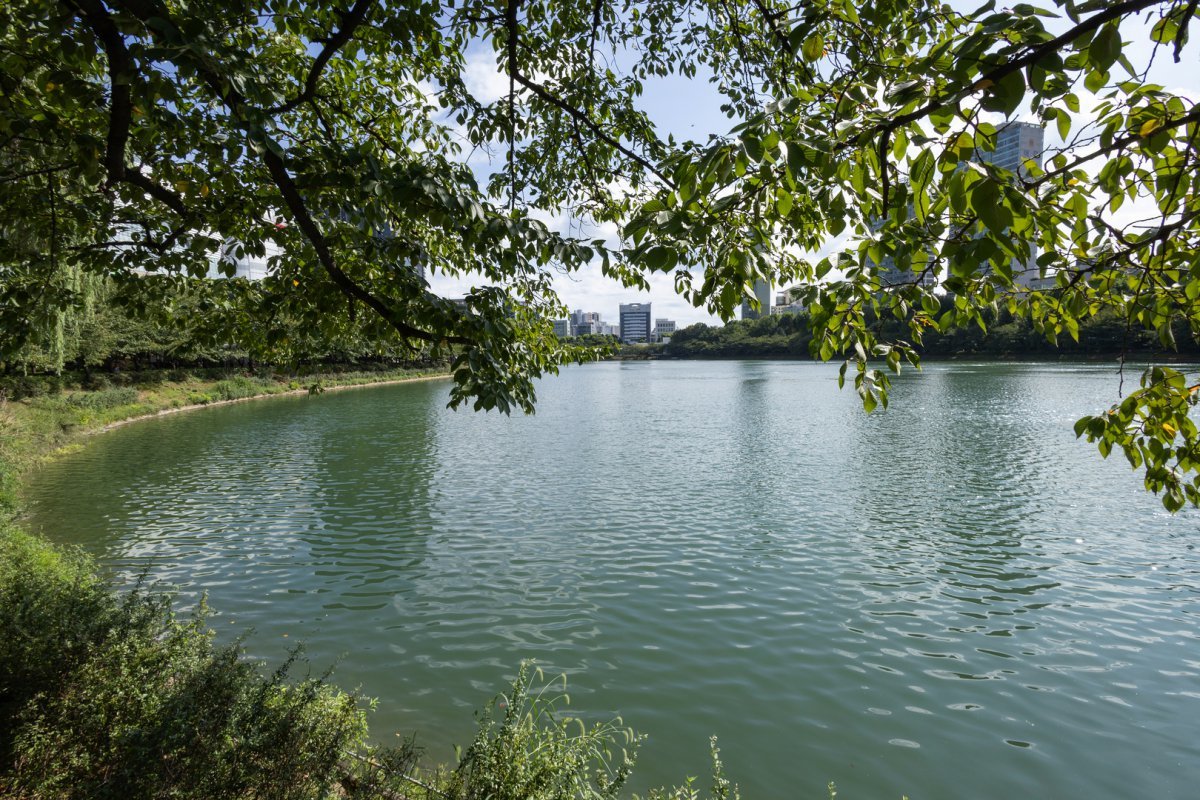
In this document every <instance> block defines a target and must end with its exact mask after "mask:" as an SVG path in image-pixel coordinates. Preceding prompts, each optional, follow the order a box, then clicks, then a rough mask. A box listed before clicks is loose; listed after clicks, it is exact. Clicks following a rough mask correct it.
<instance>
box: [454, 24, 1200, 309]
mask: <svg viewBox="0 0 1200 800" xmlns="http://www.w3.org/2000/svg"><path fill="white" fill-rule="evenodd" d="M956 5H957V4H956ZM1149 30H1150V23H1148V22H1145V21H1139V22H1137V23H1134V24H1126V25H1124V26H1123V27H1122V34H1123V38H1124V39H1125V41H1126V47H1125V50H1124V52H1125V53H1126V54H1127V55H1128V56H1129V58H1130V60H1131V61H1132V62H1133V63H1134V65H1135V66H1141V65H1143V64H1145V63H1146V62H1147V61H1148V60H1149V56H1150V52H1151V44H1152V43H1151V41H1150V39H1149ZM1198 52H1200V46H1198V45H1197V44H1196V43H1195V42H1193V43H1192V44H1190V45H1189V46H1188V47H1186V48H1185V49H1184V52H1183V54H1182V59H1181V61H1180V63H1178V64H1176V63H1174V61H1173V60H1172V58H1171V56H1170V52H1169V48H1163V49H1162V50H1160V52H1159V54H1158V56H1157V58H1156V59H1155V60H1154V62H1153V67H1152V69H1151V72H1150V80H1151V81H1153V82H1156V83H1159V84H1162V85H1163V86H1164V87H1165V88H1166V89H1168V90H1170V91H1172V92H1173V93H1176V94H1181V95H1183V96H1186V97H1188V98H1190V99H1192V100H1193V101H1200V57H1198ZM1114 70H1120V67H1114ZM1114 74H1115V73H1114ZM706 75H707V73H704V72H702V73H701V74H700V75H698V76H697V77H696V78H694V79H688V78H683V77H679V76H669V77H666V78H662V79H658V80H655V81H652V82H647V83H646V86H645V93H644V95H643V97H642V107H643V109H644V110H645V111H646V112H647V114H648V115H649V116H650V118H651V119H652V120H653V121H654V122H655V123H656V125H657V126H658V127H659V129H660V132H661V134H662V135H663V136H664V137H665V136H666V135H667V134H674V136H675V137H676V139H677V140H686V139H691V140H693V141H700V142H702V141H704V140H706V139H707V138H708V136H709V135H710V134H725V133H727V132H728V130H729V129H730V128H731V127H732V126H733V125H734V124H735V123H734V122H733V121H731V120H730V119H729V118H728V117H726V116H725V114H724V113H723V112H721V110H720V105H721V102H722V100H721V97H720V95H719V94H718V93H717V91H716V90H715V89H714V88H713V86H712V85H711V84H710V83H709V82H708V80H707V77H706ZM466 79H467V83H468V86H469V87H470V88H471V90H472V91H473V92H475V93H476V95H477V96H478V97H479V98H480V99H482V100H489V99H498V98H500V97H502V96H504V95H505V94H506V93H507V91H508V80H507V78H506V77H505V76H503V75H502V74H501V73H500V72H499V71H498V68H497V66H496V63H495V56H494V54H493V53H492V52H491V51H490V49H481V50H480V51H477V52H475V53H472V54H470V55H469V56H468V64H467V72H466ZM1077 94H1080V96H1081V103H1082V106H1083V108H1082V110H1083V112H1084V113H1085V114H1086V113H1087V112H1088V111H1089V110H1090V109H1091V108H1093V107H1094V106H1095V104H1096V99H1095V97H1094V96H1090V97H1089V96H1088V94H1087V92H1086V91H1084V90H1083V87H1082V86H1080V87H1079V90H1078V91H1077ZM1017 118H1018V119H1024V120H1025V121H1030V122H1036V121H1037V120H1036V119H1033V118H1032V117H1031V116H1030V115H1029V114H1028V113H1026V114H1025V115H1024V116H1018V117H1017ZM996 121H1002V120H996ZM1045 143H1046V147H1047V149H1050V148H1055V147H1058V146H1061V144H1062V140H1061V139H1059V138H1058V134H1057V132H1056V131H1055V130H1054V126H1050V127H1048V128H1047V129H1046V136H1045ZM471 163H472V166H473V167H474V168H475V169H476V172H477V173H478V174H479V175H480V178H481V180H482V179H483V178H484V177H485V176H486V175H487V174H488V172H489V171H490V165H489V163H488V160H487V156H486V155H485V154H481V153H477V154H476V155H475V156H474V160H473V161H472V162H471ZM1099 163H1102V162H1097V165H1098V164H1099ZM1143 209H1144V206H1143V207H1141V208H1139V207H1138V206H1136V205H1132V204H1127V205H1126V206H1125V207H1124V208H1122V209H1121V211H1120V212H1118V213H1119V214H1120V216H1121V217H1123V218H1127V219H1134V218H1136V216H1137V215H1138V214H1139V212H1140V211H1141V210H1143ZM541 218H542V219H543V220H544V221H545V222H546V223H547V224H548V225H549V226H550V227H551V228H552V229H555V230H558V231H561V232H564V233H573V234H576V235H579V234H581V230H580V225H581V223H580V221H579V220H572V219H569V218H567V217H565V216H558V217H551V216H548V215H541ZM616 234H617V231H616V228H615V227H614V226H611V225H607V226H604V225H600V226H598V225H586V224H584V227H583V229H582V235H583V236H586V237H588V238H601V237H603V238H606V239H608V240H609V241H610V243H613V244H615V243H616ZM842 246H844V242H843V241H830V242H828V243H827V244H826V245H825V247H823V248H822V249H821V251H820V252H819V254H818V255H820V256H824V255H826V254H828V253H829V252H832V251H835V250H837V249H839V248H840V247H842ZM476 282H478V281H475V280H472V278H471V277H470V276H467V277H464V278H458V279H453V278H449V277H447V276H444V275H441V274H436V273H435V274H433V275H431V276H430V286H431V288H432V289H433V291H434V292H436V293H438V294H440V295H443V296H447V297H455V296H461V295H463V294H465V293H466V291H467V290H468V289H469V288H470V287H471V286H472V285H473V284H474V283H476ZM779 288H781V287H776V291H778V290H779ZM555 289H556V291H557V292H558V294H559V296H560V298H561V299H562V300H563V302H564V304H565V305H566V306H567V307H568V308H570V309H572V310H574V309H582V310H584V311H598V312H600V314H601V316H602V317H603V319H604V320H605V321H607V322H609V323H616V322H617V321H618V306H619V305H620V304H621V303H631V302H639V303H645V302H649V303H651V304H652V316H653V317H654V318H660V317H662V318H666V319H672V320H675V321H676V322H677V323H678V324H679V325H680V326H681V327H682V326H685V325H690V324H692V323H696V322H704V323H707V324H710V325H721V324H722V322H721V320H720V319H719V318H717V317H715V316H712V315H710V314H708V313H707V312H706V311H704V309H698V308H695V307H693V306H692V305H691V304H690V303H688V302H687V301H685V300H684V299H683V298H681V297H679V296H678V295H677V294H676V293H675V291H674V281H673V279H672V277H671V275H669V274H667V275H662V274H656V275H652V276H650V289H649V291H646V292H641V291H638V290H636V289H627V288H624V287H622V286H621V285H620V284H619V283H618V282H616V281H614V280H612V279H609V278H606V277H604V276H603V275H601V274H600V268H599V266H598V265H591V266H588V267H585V268H583V269H582V270H580V271H579V272H577V273H574V274H571V275H560V276H557V277H556V279H555Z"/></svg>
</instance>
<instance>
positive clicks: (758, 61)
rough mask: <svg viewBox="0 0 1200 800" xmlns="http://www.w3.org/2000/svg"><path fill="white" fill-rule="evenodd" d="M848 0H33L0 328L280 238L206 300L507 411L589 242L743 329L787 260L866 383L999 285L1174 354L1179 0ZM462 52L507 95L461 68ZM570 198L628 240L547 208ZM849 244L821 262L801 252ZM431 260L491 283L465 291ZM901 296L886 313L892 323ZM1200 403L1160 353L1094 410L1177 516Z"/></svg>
mask: <svg viewBox="0 0 1200 800" xmlns="http://www.w3.org/2000/svg"><path fill="white" fill-rule="evenodd" d="M862 5H863V4H860V3H857V2H855V0H814V1H813V2H806V3H802V4H790V3H787V2H783V1H782V0H751V2H728V0H644V1H642V2H635V1H634V0H624V2H621V3H617V4H609V3H603V2H598V1H597V2H593V3H558V2H550V0H504V1H501V0H419V1H412V0H409V1H407V2H397V3H386V4H385V3H381V2H378V0H342V2H299V0H259V1H258V2H252V1H251V0H235V1H234V2H228V1H227V0H221V2H217V1H216V0H63V1H62V2H51V0H13V2H9V3H6V4H5V5H4V8H3V10H2V11H0V14H2V15H3V25H2V26H0V93H2V96H3V100H2V101H0V141H2V142H3V145H2V147H0V264H2V265H3V266H0V270H3V273H2V278H3V282H2V284H0V324H2V326H3V327H2V329H3V331H4V332H5V341H4V342H2V343H0V344H2V345H3V346H2V347H0V350H4V351H6V352H8V351H10V350H11V349H12V348H13V347H14V346H16V345H17V344H19V340H20V339H22V338H23V337H27V336H28V335H32V332H33V331H35V330H37V328H38V326H39V325H40V326H42V327H43V328H44V327H46V326H47V324H48V323H47V319H49V317H50V316H52V315H53V314H54V313H56V310H58V309H61V308H63V307H66V306H70V305H71V304H73V303H76V302H77V301H78V295H79V289H78V287H79V286H80V285H81V282H80V276H90V275H104V276H108V277H110V278H112V279H114V280H116V281H118V282H121V281H123V282H124V283H125V284H126V285H130V286H134V285H138V284H140V283H144V282H143V281H141V280H140V279H139V278H138V277H137V276H138V275H139V273H140V271H145V270H150V271H154V272H157V273H164V274H166V275H168V276H173V279H174V280H176V281H184V280H185V277H186V276H192V277H196V276H202V275H204V274H206V273H207V272H208V271H209V269H210V263H211V261H212V260H213V259H214V258H215V257H216V256H217V255H218V254H219V253H220V252H221V251H222V248H230V247H232V248H233V249H234V250H236V251H239V252H242V253H247V254H257V255H260V256H261V255H263V254H265V253H267V252H272V253H279V254H280V255H276V256H274V257H273V263H274V266H275V269H274V270H273V272H272V273H271V275H270V277H268V278H267V279H266V280H263V281H261V282H257V283H254V284H249V285H241V286H239V288H238V289H237V291H236V292H231V291H230V290H228V289H222V290H219V291H218V290H215V289H214V290H213V291H214V294H215V295H216V298H215V299H214V300H213V307H214V309H216V310H220V309H221V308H228V307H231V305H232V306H236V307H237V308H238V309H239V316H238V318H239V319H241V320H243V323H242V327H243V333H244V335H245V337H246V338H248V339H250V340H251V341H253V342H256V343H257V344H258V345H260V346H261V347H262V348H263V349H264V350H266V351H269V350H270V349H271V348H272V347H278V346H279V345H280V342H279V337H280V336H281V334H280V333H279V332H278V331H277V330H273V327H272V320H273V319H276V318H286V319H289V320H298V321H300V323H301V324H305V325H308V326H310V327H311V328H312V329H313V330H322V329H325V328H334V329H336V328H338V326H342V327H345V325H347V324H349V323H354V324H362V323H355V317H356V314H357V313H358V311H359V310H366V311H368V312H371V313H369V314H367V315H365V316H367V317H368V318H369V320H370V321H369V322H367V323H366V324H367V325H368V326H374V331H375V332H376V334H377V335H379V336H384V335H387V336H392V337H395V338H396V339H397V340H399V341H402V342H405V343H408V345H409V346H411V347H413V348H414V349H423V350H432V351H445V350H450V351H451V352H452V353H453V354H454V358H455V362H454V363H455V369H454V374H455V378H456V384H455V388H454V390H453V397H452V400H453V402H454V403H455V404H458V403H463V402H466V401H468V400H470V401H472V402H473V403H474V405H475V407H476V408H498V409H501V410H505V411H508V410H510V409H512V408H522V409H525V410H529V409H531V408H532V404H533V400H534V394H533V389H532V380H533V379H534V378H536V377H537V376H539V375H541V374H544V373H546V372H552V371H554V370H555V369H557V367H558V366H559V365H560V364H562V363H564V362H565V361H567V360H571V359H581V358H587V357H590V356H591V355H592V351H590V350H587V349H582V348H575V347H571V346H568V345H564V344H563V343H561V342H559V341H558V340H557V339H556V338H555V337H554V336H553V333H552V327H551V323H550V320H551V319H552V318H554V317H555V316H559V315H561V313H562V311H563V309H562V308H561V304H560V303H559V301H558V299H557V297H556V296H555V294H554V292H553V289H552V280H553V277H554V276H555V275H556V274H558V273H559V272H571V271H574V270H578V269H580V268H582V267H583V266H584V265H587V264H591V263H597V264H599V266H600V269H602V270H603V272H604V273H605V274H606V275H609V276H610V277H613V278H615V279H617V280H619V281H621V282H623V283H624V284H625V285H627V286H641V287H644V286H646V285H647V278H648V276H649V275H650V274H651V273H655V272H659V273H670V274H671V275H673V278H674V282H675V287H676V289H677V290H678V291H679V292H680V294H681V295H682V296H684V297H685V298H687V299H688V300H689V301H690V302H692V303H693V304H695V305H696V306H698V307H704V308H706V309H708V310H709V311H711V312H713V313H716V314H718V315H720V316H722V317H725V318H730V317H731V316H732V315H733V312H734V309H735V308H736V307H737V306H738V305H739V304H740V303H741V301H742V299H743V298H746V297H751V296H752V289H753V285H754V283H755V281H756V280H760V279H768V280H771V281H772V282H773V283H775V284H776V285H781V284H786V285H795V287H796V289H795V291H794V293H793V294H794V296H796V297H798V298H800V300H801V301H802V302H803V303H804V304H805V305H806V306H807V307H808V309H809V311H810V319H811V321H812V329H813V338H812V344H811V349H812V353H813V354H814V355H815V356H817V357H819V358H822V359H826V360H828V359H833V358H841V359H844V361H843V372H842V374H843V376H844V375H845V374H847V373H848V372H849V371H850V369H849V368H850V367H854V382H855V385H856V387H857V389H858V392H859V394H860V395H861V396H862V399H863V403H864V405H865V406H866V408H867V409H868V410H870V409H872V408H874V407H875V406H876V405H878V404H881V403H886V400H887V394H886V392H887V387H888V377H887V376H888V372H892V373H894V372H898V371H899V370H900V368H901V364H902V363H903V362H906V361H907V362H910V363H913V364H916V363H917V361H918V358H917V352H916V348H917V347H919V345H920V343H921V340H922V336H923V335H924V333H925V332H926V331H928V330H933V329H937V330H941V331H945V330H948V329H950V328H952V327H954V326H962V325H968V324H979V325H984V324H985V320H986V318H987V317H988V316H989V315H990V314H992V313H993V312H994V311H995V310H997V309H1005V310H1006V311H1007V312H1008V313H1009V314H1011V315H1013V316H1016V317H1023V318H1026V319H1028V320H1029V321H1030V322H1031V323H1032V325H1033V326H1034V327H1036V328H1037V329H1038V330H1039V331H1040V332H1042V333H1043V334H1044V335H1045V336H1046V337H1047V338H1049V339H1050V340H1052V341H1053V340H1055V339H1056V337H1060V336H1063V335H1065V336H1069V337H1073V338H1075V337H1077V336H1078V333H1079V326H1080V323H1081V322H1083V321H1084V320H1086V319H1088V318H1090V317H1093V316H1095V315H1097V314H1100V313H1102V312H1103V313H1108V314H1117V315H1118V316H1119V317H1120V318H1122V319H1124V320H1126V324H1127V326H1128V328H1129V330H1130V331H1133V330H1134V329H1148V330H1152V331H1156V332H1157V333H1158V335H1159V336H1160V337H1161V339H1162V340H1163V343H1164V344H1165V345H1168V346H1169V345H1170V344H1171V342H1172V336H1173V331H1174V330H1175V329H1176V327H1175V326H1176V325H1177V324H1178V323H1181V322H1182V323H1183V324H1184V325H1185V326H1186V329H1187V330H1188V331H1189V332H1190V334H1191V335H1193V336H1195V335H1196V333H1197V331H1198V330H1200V311H1198V310H1197V298H1200V258H1198V256H1197V240H1198V238H1200V199H1198V196H1197V188H1198V184H1200V169H1197V165H1196V160H1197V139H1198V136H1200V108H1198V107H1197V104H1196V102H1195V100H1194V99H1193V98H1192V97H1190V96H1188V95H1187V94H1185V93H1183V92H1178V91H1171V90H1169V89H1168V88H1165V87H1164V86H1161V85H1156V84H1155V83H1153V82H1152V81H1151V72H1152V70H1153V64H1154V63H1155V62H1156V61H1157V62H1159V63H1160V64H1161V63H1164V62H1167V63H1169V62H1174V63H1175V64H1177V65H1178V66H1177V67H1176V69H1177V70H1179V73H1180V74H1189V71H1190V72H1194V70H1195V66H1196V55H1197V54H1196V50H1195V48H1194V47H1192V46H1190V45H1189V40H1188V36H1189V30H1190V28H1191V26H1192V24H1193V23H1194V21H1195V18H1196V15H1197V2H1196V0H1127V1H1126V2H1111V1H1109V2H1105V1H1104V0H1091V1H1090V2H1083V3H1076V2H1071V1H1067V0H1064V1H1062V2H1054V3H1052V4H1049V5H1046V6H1044V7H1039V6H1035V5H1030V4H1025V3H1022V4H1018V5H1016V6H1014V7H1012V8H1006V9H1003V10H997V9H996V7H995V4H994V3H987V4H985V5H983V6H981V7H979V8H976V9H971V10H963V9H962V8H961V7H956V6H951V5H947V4H942V3H937V2H928V1H926V0H881V2H877V3H870V4H866V6H865V7H860V6H862ZM480 53H483V54H485V55H486V56H487V57H488V58H490V59H491V60H493V61H494V64H495V68H496V72H497V76H498V77H499V78H500V80H501V83H502V84H503V85H505V86H506V88H507V91H503V92H501V93H500V96H499V97H498V98H497V97H489V96H482V95H479V94H478V93H475V92H473V91H472V89H471V86H472V84H471V82H470V81H468V80H467V74H468V71H469V67H470V66H471V59H473V58H478V56H479V54H480ZM488 54H490V55H488ZM669 74H680V75H683V76H687V77H697V76H708V77H709V78H710V80H711V82H712V84H713V86H714V88H715V90H716V91H717V92H718V93H719V94H720V95H721V97H722V98H723V102H724V103H725V105H724V108H725V110H726V112H727V113H728V115H729V117H730V118H731V125H732V126H733V128H732V130H731V132H730V133H729V135H728V136H725V137H720V138H713V139H710V140H709V141H707V142H701V143H693V142H676V141H674V140H673V139H672V138H670V137H663V136H661V135H660V133H659V132H658V131H657V130H656V128H655V126H654V125H653V124H652V122H651V120H650V118H649V117H648V116H647V115H646V113H645V112H644V110H643V109H641V107H640V106H639V103H638V98H639V96H640V95H641V93H642V92H643V90H644V88H645V86H646V84H647V83H648V82H650V81H653V80H655V79H656V78H658V77H660V76H664V75H669ZM1017 118H1020V119H1024V120H1030V121H1034V122H1036V123H1039V124H1043V125H1045V126H1046V128H1047V137H1048V141H1049V142H1050V147H1049V149H1048V152H1047V154H1046V156H1047V157H1046V158H1045V159H1044V160H1040V161H1029V162H1027V163H1025V164H1024V165H1022V166H1021V167H1020V168H1019V169H1017V170H1011V169H1005V168H1003V167H1002V166H999V165H998V164H996V163H992V159H989V158H987V157H981V154H985V156H986V154H987V153H988V152H989V151H993V150H994V148H995V147H996V142H997V135H998V132H999V130H1000V129H1001V128H1002V127H1003V126H1004V125H1005V124H1006V123H1007V122H1008V121H1010V120H1013V119H1017ZM478 151H485V152H491V153H492V154H493V155H494V159H493V161H492V162H491V163H492V164H493V165H494V169H493V171H492V174H491V175H490V177H489V178H488V179H487V180H486V181H484V182H483V185H480V183H479V182H478V181H477V179H476V177H475V175H474V173H473V172H472V170H471V169H470V168H468V166H467V160H468V158H469V157H470V156H471V155H472V154H473V153H476V152H478ZM561 212H569V213H571V214H573V215H575V216H576V217H578V218H581V219H589V220H594V221H597V222H606V223H617V224H618V225H620V226H621V236H620V240H619V241H618V242H616V243H610V242H605V241H602V240H587V239H584V238H580V237H569V236H565V235H563V234H560V233H558V232H556V231H553V230H550V229H549V228H548V227H547V226H546V225H545V224H544V223H542V222H540V221H539V220H538V214H541V213H561ZM831 239H834V240H836V241H844V242H845V248H844V249H843V251H842V253H841V254H840V255H839V256H837V257H834V256H830V257H824V258H821V257H817V256H812V255H811V254H812V253H815V252H823V251H822V250H821V249H822V248H823V247H824V248H826V249H828V242H829V241H830V240H831ZM1031 261H1032V262H1033V263H1034V265H1035V270H1036V272H1037V273H1038V277H1039V278H1041V279H1042V281H1041V282H1039V283H1035V284H1034V286H1037V287H1038V288H1031V287H1030V285H1029V281H1027V280H1024V279H1022V278H1021V276H1020V275H1019V274H1018V273H1019V272H1020V265H1024V264H1028V263H1030V262H1031ZM218 263H222V264H224V265H225V268H226V269H229V268H230V267H229V264H228V262H227V261H226V262H220V261H219V262H218ZM885 263H886V264H889V265H892V266H894V267H895V270H896V271H897V273H898V274H899V276H900V279H899V280H896V279H895V276H894V275H893V276H891V277H889V278H888V280H886V281H885V280H884V270H882V269H881V268H880V266H879V265H882V264H885ZM433 271H437V272H440V273H444V274H449V275H467V274H470V275H473V276H476V278H477V280H478V286H477V288H475V289H473V290H472V291H471V292H470V293H469V294H468V295H467V297H466V298H465V302H463V303H454V302H450V301H448V300H446V299H444V298H440V297H437V296H435V295H434V294H432V293H431V292H430V291H429V289H428V284H427V282H426V281H425V279H424V275H425V274H426V273H428V272H433ZM164 285H168V286H169V285H170V281H166V282H165V284H164ZM131 291H132V290H131ZM134 294H136V292H134ZM231 294H233V295H236V296H230V295H231ZM946 297H950V298H952V302H950V303H949V304H948V307H946V306H947V304H946V303H944V302H943V301H944V298H946ZM888 316H890V317H894V318H895V319H896V320H897V321H899V322H900V323H902V326H903V330H904V331H905V334H904V336H903V338H901V337H894V336H893V337H883V336H881V335H880V334H879V330H880V329H879V328H878V327H877V324H878V321H879V320H881V319H882V318H884V317H888ZM347 320H349V323H348V322H347ZM874 359H881V360H882V361H883V362H884V365H885V367H886V368H885V369H875V368H873V367H872V366H871V363H870V362H871V361H872V360H874ZM1197 394H1198V387H1197V381H1196V379H1195V377H1194V376H1193V377H1188V375H1187V374H1186V373H1183V372H1180V371H1177V370H1169V369H1165V368H1160V369H1157V370H1152V371H1150V372H1148V373H1147V374H1146V376H1145V377H1144V379H1143V381H1142V385H1141V386H1139V387H1138V388H1137V389H1135V390H1134V391H1133V392H1131V393H1130V394H1129V395H1128V396H1127V397H1125V398H1124V399H1123V400H1122V401H1121V403H1120V405H1118V406H1117V407H1115V408H1114V409H1112V410H1111V411H1109V412H1105V413H1102V414H1099V415H1097V416H1095V417H1090V418H1087V419H1085V420H1081V421H1080V425H1079V428H1078V432H1079V433H1080V435H1082V436H1087V437H1088V438H1089V439H1091V440H1093V441H1095V442H1097V444H1098V446H1099V447H1100V449H1101V452H1103V453H1105V454H1107V453H1108V452H1109V451H1110V450H1111V449H1112V448H1114V447H1115V448H1119V449H1121V450H1123V451H1124V452H1125V454H1126V455H1127V456H1128V457H1129V459H1130V462H1131V463H1132V464H1133V465H1134V467H1135V468H1142V469H1143V470H1144V475H1145V480H1146V483H1147V486H1148V487H1149V488H1151V489H1153V490H1155V491H1160V490H1161V491H1162V492H1163V499H1164V503H1165V504H1166V505H1167V507H1168V508H1172V509H1175V508H1179V507H1181V506H1182V505H1183V504H1184V503H1185V502H1187V501H1191V502H1192V503H1200V474H1198V472H1197V468H1198V466H1200V436H1198V434H1197V429H1196V426H1195V424H1194V422H1193V421H1192V420H1191V417H1190V416H1189V412H1190V410H1191V409H1192V408H1194V406H1195V404H1196V401H1197Z"/></svg>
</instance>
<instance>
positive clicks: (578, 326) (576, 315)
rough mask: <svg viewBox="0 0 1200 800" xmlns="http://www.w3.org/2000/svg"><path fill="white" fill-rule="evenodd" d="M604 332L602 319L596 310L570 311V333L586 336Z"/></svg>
mask: <svg viewBox="0 0 1200 800" xmlns="http://www.w3.org/2000/svg"><path fill="white" fill-rule="evenodd" d="M597 333H604V320H602V319H600V313H599V312H597V311H584V310H582V309H576V310H574V311H572V312H571V335H572V336H588V335H590V334H597Z"/></svg>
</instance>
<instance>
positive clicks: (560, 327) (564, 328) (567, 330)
mask: <svg viewBox="0 0 1200 800" xmlns="http://www.w3.org/2000/svg"><path fill="white" fill-rule="evenodd" d="M554 335H555V336H557V337H558V338H560V339H566V338H567V337H568V336H570V335H571V320H569V319H556V320H554Z"/></svg>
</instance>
